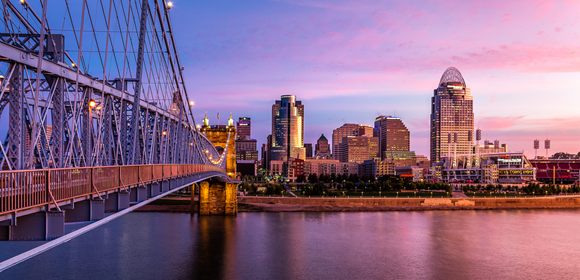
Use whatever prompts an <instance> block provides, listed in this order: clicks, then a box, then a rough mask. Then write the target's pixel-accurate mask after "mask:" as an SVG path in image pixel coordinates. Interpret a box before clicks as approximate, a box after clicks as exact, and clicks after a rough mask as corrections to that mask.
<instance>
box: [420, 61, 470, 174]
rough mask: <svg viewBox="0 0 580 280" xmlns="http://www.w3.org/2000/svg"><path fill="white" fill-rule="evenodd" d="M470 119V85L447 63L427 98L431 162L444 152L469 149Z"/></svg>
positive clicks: (449, 153)
mask: <svg viewBox="0 0 580 280" xmlns="http://www.w3.org/2000/svg"><path fill="white" fill-rule="evenodd" d="M473 122H474V120H473V96H471V89H469V88H468V87H467V86H466V84H465V80H463V76H462V75H461V73H460V72H459V70H457V69H456V68H455V67H449V68H447V70H445V72H444V73H443V76H441V80H440V81H439V86H438V87H437V88H436V89H435V90H434V95H433V97H432V98H431V135H430V138H431V163H432V164H435V163H438V162H440V161H441V157H443V156H446V155H453V154H454V153H455V154H457V155H461V154H469V153H471V152H472V148H473ZM455 135H457V136H455Z"/></svg>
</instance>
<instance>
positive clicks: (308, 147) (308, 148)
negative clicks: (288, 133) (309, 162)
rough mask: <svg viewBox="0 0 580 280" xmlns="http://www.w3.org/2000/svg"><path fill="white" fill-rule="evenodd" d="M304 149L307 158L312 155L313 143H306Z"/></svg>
mask: <svg viewBox="0 0 580 280" xmlns="http://www.w3.org/2000/svg"><path fill="white" fill-rule="evenodd" d="M304 149H306V158H311V157H312V143H304Z"/></svg>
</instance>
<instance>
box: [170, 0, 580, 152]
mask: <svg viewBox="0 0 580 280" xmlns="http://www.w3.org/2000/svg"><path fill="white" fill-rule="evenodd" d="M173 2H174V8H173V9H172V10H171V16H172V21H173V25H174V31H175V36H176V40H177V42H178V44H179V46H178V49H179V52H180V53H179V54H180V59H181V60H182V64H184V65H185V75H186V83H187V87H188V91H189V94H190V98H191V99H192V100H195V102H196V105H195V107H194V109H195V110H196V119H197V121H198V122H200V121H201V118H202V117H203V114H204V112H205V111H208V115H209V117H210V122H211V123H215V122H216V117H215V116H216V114H217V113H218V111H219V112H220V116H221V120H220V123H222V124H223V123H225V122H226V119H227V116H228V115H229V111H233V116H234V118H235V119H236V120H237V118H238V117H242V116H246V117H251V118H252V126H253V128H252V137H253V138H255V139H257V140H258V143H259V145H261V143H263V142H264V141H265V139H266V136H267V135H268V134H269V133H270V124H271V119H270V112H271V106H272V104H273V102H274V100H276V99H280V96H281V95H283V94H294V95H296V96H297V99H298V100H302V101H303V104H304V105H305V125H306V127H305V143H315V141H316V139H318V137H319V136H320V134H321V133H324V134H325V135H326V136H327V137H328V138H329V139H331V137H330V136H331V135H332V130H333V129H335V128H337V127H339V126H341V125H342V124H344V123H346V122H348V123H361V124H367V125H372V124H373V121H374V118H375V117H376V116H378V115H381V114H382V115H396V116H398V117H400V118H401V119H402V120H403V122H404V123H405V124H406V125H407V127H408V128H409V130H410V131H411V149H412V150H415V151H416V152H417V154H424V155H428V154H429V141H428V134H429V114H430V107H429V106H430V98H431V96H432V95H433V90H434V89H435V88H436V87H437V84H438V82H439V79H440V77H441V75H442V74H443V71H445V69H446V68H447V67H450V66H454V67H457V68H458V69H459V70H460V71H461V73H462V74H463V77H464V79H465V81H466V83H467V86H468V87H469V88H471V91H472V94H473V97H474V113H475V124H476V127H477V126H479V127H480V128H481V129H482V130H483V138H484V139H485V138H487V139H489V140H494V139H499V140H500V142H501V143H507V144H508V145H509V148H510V150H511V151H521V150H522V149H523V150H526V152H527V153H528V155H533V140H534V139H536V138H538V139H541V140H543V139H546V137H549V138H550V139H551V140H552V150H551V152H556V151H566V152H574V153H577V152H578V151H579V150H580V145H578V143H579V141H578V139H579V138H580V125H579V124H580V112H579V110H578V109H580V92H579V91H580V75H579V72H580V23H579V21H578V15H580V2H579V1H553V2H552V1H533V0H524V1H494V0H491V1H376V0H373V1H366V0H357V1H340V0H328V1H317V0H315V1H302V0H288V1H239V0H235V1H222V0H214V1H185V0H175V1H173ZM472 2H473V3H472ZM544 153H545V151H543V150H542V151H540V152H539V154H541V155H542V154H544Z"/></svg>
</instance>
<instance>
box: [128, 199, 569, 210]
mask: <svg viewBox="0 0 580 280" xmlns="http://www.w3.org/2000/svg"><path fill="white" fill-rule="evenodd" d="M195 203H197V201H196V202H195ZM194 207H197V205H196V204H194ZM574 208H580V196H550V197H535V198H531V197H528V198H301V197H249V196H246V197H238V211H239V212H370V211H433V210H494V209H574ZM135 211H137V212H174V213H190V212H191V200H190V199H184V198H175V199H171V198H168V199H162V200H159V201H157V202H156V203H154V204H153V203H152V204H149V205H145V206H143V207H141V208H139V209H137V210H135Z"/></svg>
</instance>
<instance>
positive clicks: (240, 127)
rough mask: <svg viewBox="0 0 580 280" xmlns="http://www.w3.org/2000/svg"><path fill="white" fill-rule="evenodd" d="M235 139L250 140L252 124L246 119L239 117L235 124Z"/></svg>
mask: <svg viewBox="0 0 580 280" xmlns="http://www.w3.org/2000/svg"><path fill="white" fill-rule="evenodd" d="M236 131H237V134H236V139H241V140H250V139H252V122H251V119H250V118H248V117H241V118H240V120H239V121H238V122H237V123H236Z"/></svg>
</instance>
